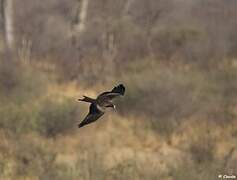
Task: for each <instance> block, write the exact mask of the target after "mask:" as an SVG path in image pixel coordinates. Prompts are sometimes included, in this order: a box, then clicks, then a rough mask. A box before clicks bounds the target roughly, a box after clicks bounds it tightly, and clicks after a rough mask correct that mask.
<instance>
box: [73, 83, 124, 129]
mask: <svg viewBox="0 0 237 180" xmlns="http://www.w3.org/2000/svg"><path fill="white" fill-rule="evenodd" d="M124 93H125V87H124V85H122V84H120V85H118V86H116V87H114V88H113V89H112V90H111V91H108V92H103V93H101V94H100V95H98V96H97V98H96V99H93V98H90V97H87V96H84V98H83V99H79V101H84V102H88V103H91V105H90V108H89V113H88V114H87V116H86V117H85V119H84V120H83V121H82V122H81V123H80V124H79V125H78V127H79V128H80V127H83V126H85V125H87V124H90V123H92V122H95V121H96V120H98V119H99V118H100V117H101V116H102V115H103V114H104V113H105V110H106V108H109V107H112V108H115V105H114V104H113V102H112V100H113V99H114V98H115V97H118V96H123V95H124Z"/></svg>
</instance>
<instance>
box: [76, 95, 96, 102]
mask: <svg viewBox="0 0 237 180" xmlns="http://www.w3.org/2000/svg"><path fill="white" fill-rule="evenodd" d="M83 97H84V98H83V99H78V101H84V102H88V103H94V102H95V99H93V98H90V97H87V96H83Z"/></svg>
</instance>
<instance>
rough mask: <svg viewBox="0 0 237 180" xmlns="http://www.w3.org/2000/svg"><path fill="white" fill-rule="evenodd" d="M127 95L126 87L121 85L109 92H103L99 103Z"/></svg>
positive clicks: (98, 98)
mask: <svg viewBox="0 0 237 180" xmlns="http://www.w3.org/2000/svg"><path fill="white" fill-rule="evenodd" d="M124 94H125V87H124V85H123V84H119V85H118V86H116V87H114V88H113V89H112V90H111V91H109V92H103V93H101V94H100V95H99V96H98V97H97V100H98V101H104V100H112V99H113V98H115V97H118V96H123V95H124Z"/></svg>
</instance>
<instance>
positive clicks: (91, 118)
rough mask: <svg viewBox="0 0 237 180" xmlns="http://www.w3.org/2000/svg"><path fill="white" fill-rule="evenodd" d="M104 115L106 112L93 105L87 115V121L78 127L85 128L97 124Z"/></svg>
mask: <svg viewBox="0 0 237 180" xmlns="http://www.w3.org/2000/svg"><path fill="white" fill-rule="evenodd" d="M103 114H104V112H102V111H101V110H99V109H98V108H97V106H96V104H94V103H92V104H91V105H90V110H89V113H88V114H87V116H86V117H85V119H84V120H83V121H82V122H81V123H80V124H78V127H79V128H80V127H83V126H85V125H87V124H90V123H92V122H95V121H96V120H97V119H99V118H100V117H101V116H102V115H103Z"/></svg>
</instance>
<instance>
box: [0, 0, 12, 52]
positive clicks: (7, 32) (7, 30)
mask: <svg viewBox="0 0 237 180" xmlns="http://www.w3.org/2000/svg"><path fill="white" fill-rule="evenodd" d="M2 6H3V7H2V10H3V24H4V27H3V29H4V38H5V43H6V47H7V48H8V49H10V50H12V49H14V26H13V12H14V9H13V0H2Z"/></svg>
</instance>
